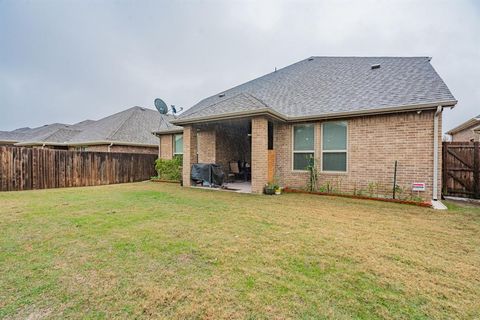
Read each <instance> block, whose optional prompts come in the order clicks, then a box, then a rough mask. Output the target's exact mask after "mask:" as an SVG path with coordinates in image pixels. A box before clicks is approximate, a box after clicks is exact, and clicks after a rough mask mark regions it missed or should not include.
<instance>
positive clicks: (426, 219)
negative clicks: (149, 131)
mask: <svg viewBox="0 0 480 320" xmlns="http://www.w3.org/2000/svg"><path fill="white" fill-rule="evenodd" d="M449 206H450V209H451V210H449V211H448V212H441V211H434V210H432V209H425V208H420V207H414V206H407V205H398V204H390V203H383V202H375V201H361V200H353V199H344V198H335V197H324V196H310V195H301V194H287V195H282V196H274V197H268V196H256V195H247V194H234V193H228V192H215V191H209V190H198V189H197V190H195V189H188V188H185V189H182V188H180V187H179V186H177V185H173V184H159V183H148V182H146V183H135V184H125V185H114V186H102V187H89V188H73V189H56V190H40V191H27V192H15V193H0V318H19V319H24V318H28V317H30V319H38V318H95V319H97V318H181V319H187V318H188V319H192V318H197V319H219V318H230V319H231V318H240V319H267V318H268V319H272V318H273V319H285V318H295V319H325V318H335V319H351V318H361V319H375V318H395V319H398V318H403V319H407V318H408V319H410V318H415V319H431V318H444V319H451V318H478V317H480V209H479V208H478V207H477V208H475V207H466V206H461V207H460V206H458V205H454V204H449Z"/></svg>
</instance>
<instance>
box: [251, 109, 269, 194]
mask: <svg viewBox="0 0 480 320" xmlns="http://www.w3.org/2000/svg"><path fill="white" fill-rule="evenodd" d="M267 182H268V120H267V118H265V117H255V118H252V192H254V193H262V192H263V187H264V186H265V184H266V183H267Z"/></svg>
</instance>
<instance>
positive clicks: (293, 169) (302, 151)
mask: <svg viewBox="0 0 480 320" xmlns="http://www.w3.org/2000/svg"><path fill="white" fill-rule="evenodd" d="M305 125H312V126H313V150H298V151H295V126H305ZM291 151H292V152H291V155H292V171H293V172H308V170H299V169H295V163H294V160H295V153H312V154H313V161H315V123H298V124H293V125H292V150H291Z"/></svg>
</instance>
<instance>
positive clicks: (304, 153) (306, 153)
mask: <svg viewBox="0 0 480 320" xmlns="http://www.w3.org/2000/svg"><path fill="white" fill-rule="evenodd" d="M314 128H315V127H314V125H313V124H302V125H296V126H293V170H306V169H307V167H308V165H309V164H310V163H311V161H313V158H314V154H315V151H314V149H315V147H314V146H315V143H314Z"/></svg>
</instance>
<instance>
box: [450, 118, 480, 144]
mask: <svg viewBox="0 0 480 320" xmlns="http://www.w3.org/2000/svg"><path fill="white" fill-rule="evenodd" d="M447 134H449V135H450V136H452V141H454V142H456V141H471V142H474V141H480V114H479V115H478V116H476V117H474V118H472V119H470V120H468V121H466V122H464V123H462V124H461V125H459V126H457V127H455V128H453V129H452V130H450V131H448V132H447Z"/></svg>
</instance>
